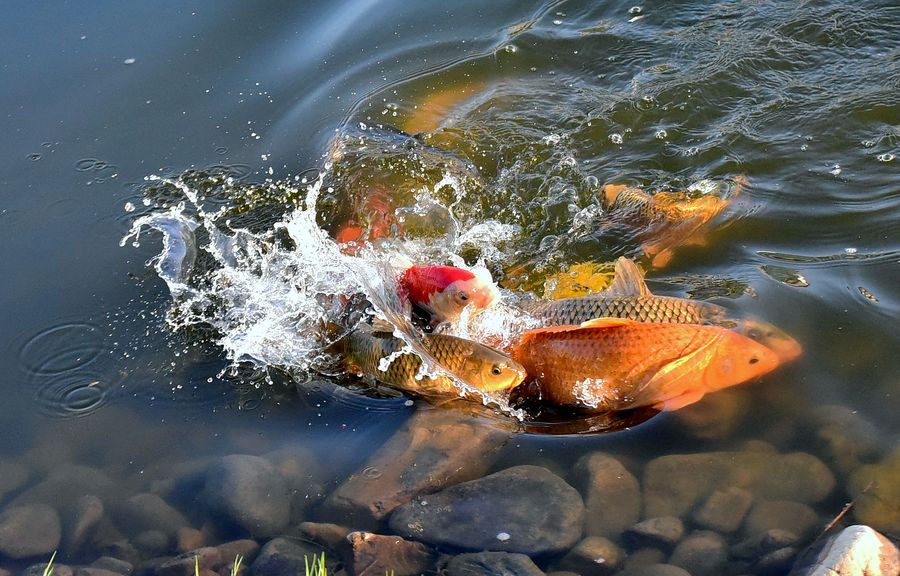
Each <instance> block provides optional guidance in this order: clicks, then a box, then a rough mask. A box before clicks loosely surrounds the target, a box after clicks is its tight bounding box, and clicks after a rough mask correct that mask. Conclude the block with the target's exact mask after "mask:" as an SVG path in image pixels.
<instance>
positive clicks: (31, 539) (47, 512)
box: [0, 504, 62, 559]
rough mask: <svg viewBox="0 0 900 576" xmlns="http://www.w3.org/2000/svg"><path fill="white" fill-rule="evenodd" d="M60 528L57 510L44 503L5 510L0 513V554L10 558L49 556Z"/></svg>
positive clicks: (59, 534)
mask: <svg viewBox="0 0 900 576" xmlns="http://www.w3.org/2000/svg"><path fill="white" fill-rule="evenodd" d="M61 533H62V529H61V527H60V521H59V515H58V514H57V513H56V510H54V509H53V508H51V507H50V506H47V505H46V504H26V505H24V506H16V507H13V508H7V509H6V510H4V511H3V513H2V514H0V554H3V555H5V556H8V557H10V558H16V559H19V558H31V557H33V556H42V555H46V556H48V557H49V556H50V554H51V553H53V551H54V550H56V549H57V548H59V542H60V538H61Z"/></svg>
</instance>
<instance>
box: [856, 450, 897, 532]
mask: <svg viewBox="0 0 900 576" xmlns="http://www.w3.org/2000/svg"><path fill="white" fill-rule="evenodd" d="M847 492H849V493H850V496H851V497H852V498H853V501H854V502H855V504H854V506H853V516H854V517H856V519H857V520H859V521H860V522H863V523H865V524H868V525H869V526H871V527H872V528H875V529H876V530H884V531H885V532H888V533H894V534H896V533H897V532H898V531H900V506H898V505H897V502H900V447H898V448H896V449H894V451H893V452H891V454H889V455H888V456H887V457H886V458H885V459H884V460H882V461H881V462H879V463H877V464H872V465H869V466H862V467H860V468H859V469H857V470H856V472H854V473H853V475H852V476H850V480H849V482H848V483H847ZM889 503H893V505H890V504H889Z"/></svg>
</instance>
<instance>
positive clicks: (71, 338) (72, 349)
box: [19, 322, 107, 376]
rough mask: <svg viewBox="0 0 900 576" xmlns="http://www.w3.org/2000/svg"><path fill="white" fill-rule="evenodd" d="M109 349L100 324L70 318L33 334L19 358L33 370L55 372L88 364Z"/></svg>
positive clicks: (29, 370)
mask: <svg viewBox="0 0 900 576" xmlns="http://www.w3.org/2000/svg"><path fill="white" fill-rule="evenodd" d="M106 349H107V347H106V343H105V342H104V338H103V335H102V334H101V332H100V328H98V327H97V326H94V325H93V324H90V323H87V322H70V323H65V324H58V325H56V326H51V327H50V328H47V329H45V330H43V331H41V332H39V333H37V334H35V335H34V336H32V337H31V338H30V339H29V340H28V341H27V342H26V343H25V345H24V346H22V348H21V350H20V351H19V361H20V362H21V363H22V365H23V366H24V367H25V369H26V370H27V371H28V372H29V373H31V374H35V375H43V376H54V375H57V374H63V373H65V372H70V371H73V370H77V369H79V368H83V367H85V366H87V365H88V364H90V363H92V362H93V361H94V360H96V359H97V357H98V356H100V354H102V353H103V352H104V350H106Z"/></svg>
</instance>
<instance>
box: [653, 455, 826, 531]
mask: <svg viewBox="0 0 900 576" xmlns="http://www.w3.org/2000/svg"><path fill="white" fill-rule="evenodd" d="M642 486H643V489H644V493H643V501H644V516H645V517H647V518H652V517H655V516H679V517H681V516H685V515H686V514H687V513H688V512H689V511H690V510H691V509H692V508H694V507H695V506H696V505H697V504H698V503H699V502H701V501H703V500H705V499H706V498H707V497H708V496H709V495H710V494H711V493H712V492H713V491H714V490H722V489H726V488H729V487H732V486H734V487H738V488H743V489H745V490H748V491H749V492H751V493H752V494H753V495H754V497H755V498H760V499H768V500H793V501H796V502H802V503H815V502H820V501H822V500H823V499H825V498H827V497H828V496H829V495H830V494H831V493H832V491H833V490H834V487H835V478H834V474H832V473H831V471H830V470H829V469H828V467H827V466H825V464H824V463H822V461H821V460H819V459H818V458H816V457H815V456H812V455H811V454H806V453H804V452H795V453H792V454H766V453H763V452H758V451H753V452H709V453H702V454H673V455H669V456H661V457H659V458H655V459H654V460H651V461H650V462H648V463H647V465H646V466H645V467H644V475H643V482H642Z"/></svg>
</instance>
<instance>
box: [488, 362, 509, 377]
mask: <svg viewBox="0 0 900 576" xmlns="http://www.w3.org/2000/svg"><path fill="white" fill-rule="evenodd" d="M505 369H506V364H494V365H493V366H491V374H493V375H494V376H499V375H501V374H503V370H505Z"/></svg>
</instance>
